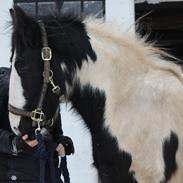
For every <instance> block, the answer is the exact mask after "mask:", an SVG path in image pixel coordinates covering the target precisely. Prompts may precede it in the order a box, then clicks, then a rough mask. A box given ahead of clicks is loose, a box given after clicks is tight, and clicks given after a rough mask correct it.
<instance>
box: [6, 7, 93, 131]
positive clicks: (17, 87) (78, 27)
mask: <svg viewBox="0 0 183 183" xmlns="http://www.w3.org/2000/svg"><path fill="white" fill-rule="evenodd" d="M10 14H11V17H12V22H13V33H12V57H11V74H10V87H9V106H10V113H9V119H10V124H11V127H12V130H13V131H14V132H15V133H16V134H24V133H28V134H31V133H32V132H33V131H34V130H35V128H36V127H35V128H33V126H34V125H33V124H32V117H31V116H26V115H25V114H26V112H29V113H30V112H31V114H30V115H34V117H35V116H38V117H40V114H39V113H40V111H37V112H35V113H34V114H32V112H33V111H35V109H37V106H38V103H39V101H40V97H41V95H42V90H43V83H44V79H45V78H44V73H45V66H44V62H45V61H44V59H43V58H42V57H44V55H43V54H44V51H47V53H45V54H51V59H50V61H49V62H50V66H49V68H47V69H46V70H48V69H49V71H47V72H49V78H47V80H48V79H49V81H48V83H47V87H46V88H47V89H46V92H45V94H44V95H45V96H44V97H43V99H42V104H41V105H42V109H41V113H43V114H44V116H45V117H46V119H51V118H52V117H53V116H54V114H55V111H56V109H57V106H58V104H59V96H58V95H56V94H55V93H54V92H53V89H54V87H56V88H55V89H57V88H60V89H61V92H62V94H64V95H65V96H66V95H67V94H68V90H69V87H68V86H71V85H72V83H73V80H74V77H75V76H74V73H75V70H76V68H80V67H81V65H82V62H83V60H87V54H88V55H90V56H91V57H95V53H94V52H93V50H92V48H91V46H90V43H89V37H88V36H87V34H86V31H85V27H84V24H83V23H82V22H81V21H79V20H77V19H76V18H73V17H69V16H67V17H45V18H44V19H43V20H42V21H41V22H42V23H41V24H42V26H40V22H39V21H37V20H36V19H34V18H32V17H30V16H28V15H26V13H25V12H24V11H23V10H22V9H21V8H20V7H17V6H15V7H14V8H13V9H11V10H10ZM42 29H44V31H43V30H42ZM43 34H46V35H43ZM43 37H44V38H43ZM45 39H46V42H48V45H47V46H46V47H48V46H49V47H48V48H49V50H47V49H44V48H43V47H45V46H44V45H43V44H44V41H43V40H45ZM83 44H84V45H85V47H83V48H82V49H80V47H81V45H83ZM49 51H50V52H51V51H52V53H48V52H49ZM47 75H48V73H47ZM50 79H51V80H50ZM38 110H39V109H38ZM22 111H23V112H22ZM22 113H23V115H22Z"/></svg>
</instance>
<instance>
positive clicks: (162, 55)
mask: <svg viewBox="0 0 183 183" xmlns="http://www.w3.org/2000/svg"><path fill="white" fill-rule="evenodd" d="M85 23H86V24H87V28H88V31H89V32H90V34H91V35H94V36H95V37H97V38H99V39H100V38H102V39H104V40H106V41H108V42H113V43H114V44H116V45H118V46H119V47H123V48H124V47H126V48H127V49H129V50H132V51H133V52H135V55H136V56H137V57H138V58H140V59H137V60H138V61H140V62H141V63H139V64H146V65H149V66H150V67H153V68H154V69H157V70H164V71H166V72H169V73H171V74H172V75H174V76H176V77H177V79H178V80H179V81H180V82H181V83H182V84H183V74H182V70H181V67H180V66H178V65H177V64H176V62H183V61H182V60H180V59H178V58H176V57H175V56H173V55H171V54H169V53H168V52H166V49H163V48H159V47H157V45H156V44H155V43H154V42H148V41H147V38H148V37H147V36H144V37H142V36H140V35H139V34H138V33H132V32H127V31H125V30H124V29H123V28H122V27H121V26H116V24H114V23H111V22H103V20H96V19H91V18H90V19H88V20H86V21H85ZM119 58H120V57H119Z"/></svg>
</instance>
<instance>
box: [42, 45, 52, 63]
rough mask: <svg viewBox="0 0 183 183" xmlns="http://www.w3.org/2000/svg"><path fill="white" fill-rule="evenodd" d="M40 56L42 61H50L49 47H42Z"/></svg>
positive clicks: (50, 52)
mask: <svg viewBox="0 0 183 183" xmlns="http://www.w3.org/2000/svg"><path fill="white" fill-rule="evenodd" d="M41 56H42V59H43V60H44V61H50V60H51V59H52V51H51V48H50V47H43V48H42V51H41Z"/></svg>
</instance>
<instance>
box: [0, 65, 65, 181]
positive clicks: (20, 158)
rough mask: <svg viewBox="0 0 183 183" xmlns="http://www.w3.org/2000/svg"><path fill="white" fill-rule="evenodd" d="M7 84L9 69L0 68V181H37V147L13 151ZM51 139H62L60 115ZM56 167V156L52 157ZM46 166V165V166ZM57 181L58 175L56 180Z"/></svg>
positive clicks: (58, 140)
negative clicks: (16, 152) (18, 151)
mask: <svg viewBox="0 0 183 183" xmlns="http://www.w3.org/2000/svg"><path fill="white" fill-rule="evenodd" d="M8 86H9V69H8V68H0V182H2V183H8V182H12V180H14V181H13V182H17V183H26V182H29V183H38V182H39V159H38V158H37V157H36V156H35V155H34V153H35V151H36V150H37V147H35V148H33V149H32V151H22V152H20V153H18V154H17V155H14V153H13V147H12V146H13V143H12V141H13V139H14V138H15V137H16V136H15V135H14V133H13V132H12V130H11V128H10V123H9V119H8ZM53 134H54V136H53V139H54V141H55V142H57V143H59V142H61V143H62V141H63V135H62V134H63V132H62V128H61V119H60V116H59V117H58V119H57V120H56V122H55V126H54V129H53ZM54 161H55V167H57V163H58V156H56V153H55V157H54ZM46 167H47V166H46ZM46 175H47V177H46V180H48V183H49V169H48V168H46ZM57 182H58V183H59V176H58V181H57Z"/></svg>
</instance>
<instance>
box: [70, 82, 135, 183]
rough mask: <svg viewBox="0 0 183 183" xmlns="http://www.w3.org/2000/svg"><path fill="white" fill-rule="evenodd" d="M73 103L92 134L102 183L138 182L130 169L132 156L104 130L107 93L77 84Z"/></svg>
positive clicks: (95, 159)
mask: <svg viewBox="0 0 183 183" xmlns="http://www.w3.org/2000/svg"><path fill="white" fill-rule="evenodd" d="M71 101H72V104H73V107H74V108H75V109H76V110H77V112H78V113H79V114H80V115H81V116H82V117H83V119H84V121H85V124H86V125H87V127H88V128H89V130H90V132H91V135H92V147H93V157H94V166H95V167H96V168H97V169H98V174H99V178H100V181H101V183H122V182H124V183H137V181H136V180H135V178H134V172H130V170H129V169H130V167H131V164H132V157H131V155H130V154H129V153H127V152H125V151H120V150H119V148H118V143H117V139H115V138H114V137H112V136H111V135H110V133H109V132H108V129H107V128H105V127H104V121H105V119H104V110H105V102H106V97H105V93H104V92H103V91H101V90H99V89H93V88H92V87H91V86H90V85H86V86H82V87H80V85H79V84H77V85H76V87H75V89H74V94H73V96H72V97H71Z"/></svg>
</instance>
